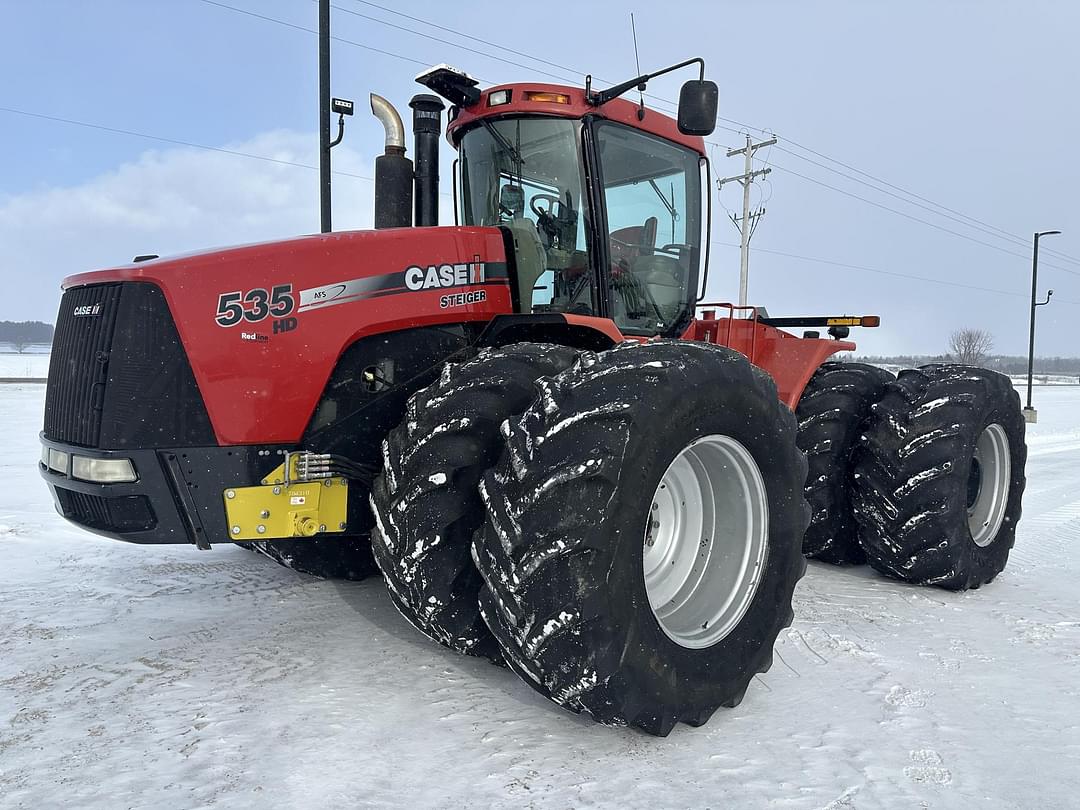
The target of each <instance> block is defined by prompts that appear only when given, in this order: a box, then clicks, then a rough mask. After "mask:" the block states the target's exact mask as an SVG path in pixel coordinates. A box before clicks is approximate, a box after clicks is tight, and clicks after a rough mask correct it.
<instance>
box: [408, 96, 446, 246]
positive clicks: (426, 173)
mask: <svg viewBox="0 0 1080 810" xmlns="http://www.w3.org/2000/svg"><path fill="white" fill-rule="evenodd" d="M409 106H410V107H412V111H413V143H414V144H415V151H416V175H415V178H416V179H415V185H414V199H415V202H416V217H415V223H416V225H417V227H421V226H425V225H438V224H439V135H440V134H441V133H442V111H443V109H445V106H446V105H444V104H443V102H442V99H440V98H439V97H438V96H430V95H426V94H423V93H421V94H420V95H417V96H413V98H412V101H410V102H409Z"/></svg>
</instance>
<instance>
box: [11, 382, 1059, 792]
mask: <svg viewBox="0 0 1080 810" xmlns="http://www.w3.org/2000/svg"><path fill="white" fill-rule="evenodd" d="M43 395H44V386H41V385H25V386H17V385H4V386H0V424H2V425H3V426H4V436H5V451H6V452H5V453H4V454H3V456H2V457H0V471H2V473H3V476H4V486H3V489H2V490H0V493H2V494H0V806H2V807H4V808H9V807H10V808H16V807H26V808H35V809H36V808H40V807H55V806H60V805H66V806H76V807H83V808H119V807H202V806H208V805H219V806H227V807H260V808H261V807H269V806H278V807H297V808H305V807H312V808H315V807H318V808H322V807H355V806H370V805H374V806H388V805H392V806H401V807H485V806H501V807H549V806H550V807H600V806H602V807H656V808H675V807H694V808H697V807H714V808H726V807H738V808H743V807H747V808H757V807H776V808H830V809H831V810H839V809H840V808H862V809H865V808H879V807H887V808H918V807H934V808H939V807H957V808H960V807H963V808H968V807H973V806H980V807H993V808H1035V807H1038V808H1066V807H1076V806H1077V803H1078V801H1080V799H1078V797H1080V598H1078V591H1077V584H1076V583H1077V580H1078V579H1080V389H1075V388H1072V389H1070V388H1061V389H1042V390H1040V391H1039V392H1038V394H1037V401H1036V406H1037V407H1038V408H1039V417H1040V420H1039V424H1037V425H1034V426H1031V427H1030V442H1029V445H1030V448H1031V457H1030V462H1029V465H1028V476H1029V483H1028V490H1027V495H1026V496H1025V499H1024V509H1025V516H1024V519H1023V521H1022V522H1021V524H1020V531H1019V535H1018V539H1017V546H1016V550H1015V551H1014V553H1013V558H1012V561H1011V562H1010V565H1009V567H1008V569H1007V570H1006V571H1005V573H1004V574H1003V575H1002V576H1000V577H999V578H998V579H997V580H996V581H995V582H994V583H992V584H991V585H989V586H987V587H985V588H983V589H981V590H979V591H973V592H969V593H964V594H951V593H946V592H944V591H940V590H936V589H930V588H918V587H908V586H904V585H901V584H898V583H896V582H892V581H889V580H886V579H883V578H881V577H879V576H876V575H874V574H873V573H872V572H870V571H867V570H850V569H848V570H840V569H836V568H832V567H829V566H826V565H819V564H811V566H810V569H809V571H808V572H807V576H806V578H805V579H804V580H803V582H802V583H801V584H800V586H799V588H798V590H797V592H796V621H795V624H794V626H793V627H792V628H791V629H790V630H789V631H787V632H785V633H783V634H782V635H781V638H780V641H779V643H778V645H777V648H776V652H777V656H776V663H775V665H774V666H773V669H772V670H771V671H770V672H768V673H766V674H765V675H762V676H759V677H758V678H757V679H756V680H755V682H754V684H753V685H752V686H751V689H750V691H749V692H748V694H747V697H746V700H745V701H744V702H743V704H742V705H741V706H740V707H739V708H737V709H734V710H723V709H721V710H720V711H719V712H718V713H717V714H716V715H715V716H714V717H713V719H712V721H711V722H710V723H709V724H708V725H706V726H705V727H703V728H700V729H691V728H689V727H685V726H680V727H678V728H677V729H676V730H675V731H674V732H673V733H672V734H671V736H670V737H668V738H666V739H655V738H651V737H648V736H646V735H644V734H641V733H638V732H635V731H630V730H626V729H608V728H602V727H599V726H596V725H593V724H592V723H590V722H589V721H587V720H585V719H582V718H578V717H574V716H572V715H569V714H567V713H566V712H564V711H562V710H560V709H558V708H556V707H554V706H552V705H550V704H548V703H546V702H545V701H543V700H542V699H541V698H539V697H538V696H537V695H535V694H534V693H533V692H532V691H531V690H529V689H528V688H526V687H525V686H524V685H522V684H520V683H518V682H517V680H516V679H515V678H514V676H512V675H511V674H510V673H509V672H506V671H503V670H500V669H498V668H496V667H493V666H491V665H489V664H485V663H482V662H479V661H476V660H472V659H468V658H464V657H462V656H458V655H455V654H453V653H450V652H448V651H446V650H443V649H441V648H439V647H436V646H435V645H433V644H431V643H429V642H428V641H426V640H425V639H424V638H422V637H421V636H420V635H419V634H418V633H416V631H414V630H413V629H412V628H411V627H409V626H408V625H407V624H406V623H405V621H404V620H403V619H401V618H400V617H399V616H398V615H397V613H396V612H395V611H394V609H393V607H392V606H391V605H390V602H389V600H388V599H387V597H386V595H385V593H384V591H383V588H382V585H381V583H380V582H379V581H377V580H372V581H367V582H363V583H359V584H350V583H342V582H321V581H317V580H314V579H311V578H309V577H305V576H302V575H298V574H295V573H293V572H291V571H288V570H285V569H283V568H279V567H278V566H276V565H275V564H274V563H272V562H271V561H270V560H267V559H265V558H262V557H257V556H255V555H252V554H249V553H247V552H244V551H241V550H239V549H233V548H216V549H215V550H214V551H212V552H200V551H196V550H195V549H194V548H190V547H164V548H151V547H136V546H129V545H126V544H123V543H119V542H113V541H109V540H105V539H101V538H96V537H94V536H92V535H89V534H85V533H83V532H80V531H78V530H76V529H74V528H71V527H69V526H67V525H66V524H65V523H64V522H62V521H61V520H60V519H59V518H57V517H56V515H55V514H54V512H53V509H52V505H51V503H50V501H49V497H48V494H47V491H46V488H45V486H44V484H42V483H41V482H40V481H39V480H38V477H37V474H36V472H35V471H34V465H35V462H36V460H37V457H38V454H39V450H38V445H37V439H36V436H37V432H38V430H39V427H40V424H41V411H42V401H43Z"/></svg>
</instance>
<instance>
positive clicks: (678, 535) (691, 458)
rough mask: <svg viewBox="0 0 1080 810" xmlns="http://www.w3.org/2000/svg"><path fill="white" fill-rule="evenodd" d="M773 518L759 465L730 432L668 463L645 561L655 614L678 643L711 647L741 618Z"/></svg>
mask: <svg viewBox="0 0 1080 810" xmlns="http://www.w3.org/2000/svg"><path fill="white" fill-rule="evenodd" d="M768 516H769V509H768V496H767V495H766V492H765V483H764V480H763V478H762V476H761V470H760V469H759V468H758V465H757V463H756V462H755V461H754V457H753V456H752V455H751V454H750V451H748V450H747V449H746V447H744V446H743V445H742V444H741V443H740V442H738V441H737V440H735V439H733V438H731V437H730V436H724V435H719V434H716V435H712V436H705V437H703V438H700V439H697V440H696V441H694V442H693V443H691V444H690V445H689V446H688V447H686V448H685V449H684V450H683V451H682V452H681V453H679V455H678V456H676V457H675V459H674V460H673V461H672V462H671V464H670V465H669V466H668V468H667V470H666V471H665V472H664V475H663V477H662V478H661V479H660V484H659V485H658V486H657V488H656V492H655V493H654V494H653V497H652V501H651V502H650V508H649V515H648V517H647V518H646V525H645V545H644V554H643V557H642V566H643V568H644V573H645V590H646V593H647V594H648V597H649V604H650V607H651V608H652V611H653V615H654V616H655V617H656V619H657V621H658V622H659V624H660V627H661V629H662V630H663V631H664V633H665V634H666V635H667V636H668V637H669V638H671V639H672V640H673V641H674V642H676V643H677V644H679V645H681V646H683V647H689V648H693V649H701V648H704V647H710V646H712V645H713V644H716V643H717V642H719V641H720V640H721V639H723V638H724V637H726V636H727V635H728V634H729V633H730V632H731V631H732V630H733V629H734V628H735V627H736V626H737V625H738V623H739V622H740V621H741V620H742V617H743V616H744V615H745V613H746V610H747V609H748V608H749V607H750V603H751V601H753V598H754V594H755V593H756V592H757V587H758V583H759V582H760V580H761V575H762V571H763V570H764V563H765V556H766V552H767V550H768Z"/></svg>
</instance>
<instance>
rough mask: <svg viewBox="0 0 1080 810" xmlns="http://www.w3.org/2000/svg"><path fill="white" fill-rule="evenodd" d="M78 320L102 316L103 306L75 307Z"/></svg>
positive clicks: (87, 305)
mask: <svg viewBox="0 0 1080 810" xmlns="http://www.w3.org/2000/svg"><path fill="white" fill-rule="evenodd" d="M74 314H75V317H76V318H86V317H88V316H90V315H100V314H101V304H86V305H85V306H81V307H75V313H74Z"/></svg>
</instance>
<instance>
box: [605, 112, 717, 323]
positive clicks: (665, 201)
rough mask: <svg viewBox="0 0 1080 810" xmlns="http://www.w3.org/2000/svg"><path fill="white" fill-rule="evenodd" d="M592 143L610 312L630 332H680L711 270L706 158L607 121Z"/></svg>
mask: <svg viewBox="0 0 1080 810" xmlns="http://www.w3.org/2000/svg"><path fill="white" fill-rule="evenodd" d="M590 140H591V142H592V150H591V151H592V153H593V162H594V163H595V165H596V171H595V173H594V176H595V177H596V178H597V180H598V189H597V191H596V193H595V197H594V207H597V208H598V209H599V210H600V211H601V212H602V214H601V216H599V217H597V220H598V226H599V231H600V233H599V234H598V236H599V238H598V239H597V240H596V246H595V247H596V252H597V253H598V254H599V255H598V258H599V263H600V270H601V275H602V276H604V279H603V280H604V281H605V282H606V284H605V285H604V286H605V287H606V292H607V295H606V299H607V301H606V303H607V305H608V315H609V317H611V318H612V320H614V321H615V323H616V324H617V325H618V327H619V329H620V330H621V331H622V332H623V333H624V334H627V335H640V336H657V335H659V336H665V337H675V336H677V335H679V334H681V333H682V332H683V331H684V330H685V329H686V326H687V325H688V324H689V322H690V320H691V319H692V318H693V313H694V304H695V300H696V297H697V287H698V279H699V277H700V275H701V273H702V271H703V269H704V268H703V265H704V256H705V242H706V240H707V238H708V235H707V234H708V228H707V223H706V222H705V218H706V216H707V211H706V210H705V209H707V205H703V196H702V195H703V192H705V193H707V190H706V189H705V188H704V186H705V184H706V183H707V172H706V171H705V167H704V160H703V159H702V158H701V156H700V155H699V154H698V153H697V152H695V151H693V150H691V149H687V148H686V147H683V146H679V145H677V144H674V143H671V142H670V141H666V140H664V139H663V138H658V137H656V136H654V135H649V134H646V133H644V132H641V131H639V130H636V129H634V128H633V127H628V126H624V125H622V124H616V123H612V122H610V121H605V120H601V119H594V121H593V124H592V130H591V139H590Z"/></svg>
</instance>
